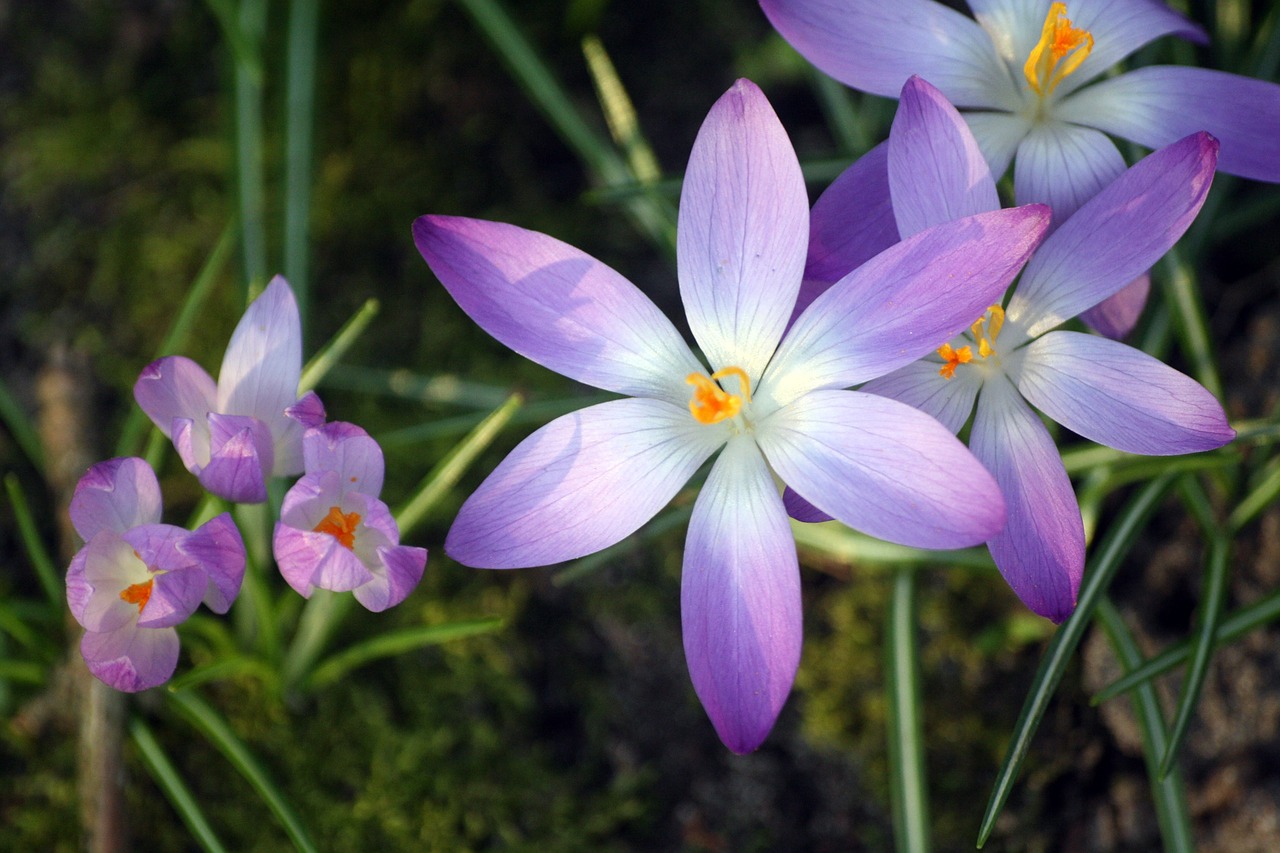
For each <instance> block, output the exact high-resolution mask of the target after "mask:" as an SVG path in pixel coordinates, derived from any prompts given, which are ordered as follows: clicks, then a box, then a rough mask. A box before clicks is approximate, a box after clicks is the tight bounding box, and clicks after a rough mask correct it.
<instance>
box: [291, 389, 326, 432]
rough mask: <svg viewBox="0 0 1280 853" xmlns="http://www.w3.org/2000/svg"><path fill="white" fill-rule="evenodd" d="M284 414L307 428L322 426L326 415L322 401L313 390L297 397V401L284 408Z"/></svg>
mask: <svg viewBox="0 0 1280 853" xmlns="http://www.w3.org/2000/svg"><path fill="white" fill-rule="evenodd" d="M284 414H285V417H287V418H290V419H292V420H295V421H297V422H298V423H300V424H302V426H304V427H306V428H307V429H310V428H311V427H319V426H323V425H324V421H325V418H326V417H328V415H327V414H326V413H325V410H324V403H322V402H320V398H319V397H318V396H317V395H316V392H315V391H308V392H307V393H305V394H303V395H302V396H301V397H299V398H298V402H296V403H294V404H293V405H292V406H290V407H289V408H287V409H285V410H284Z"/></svg>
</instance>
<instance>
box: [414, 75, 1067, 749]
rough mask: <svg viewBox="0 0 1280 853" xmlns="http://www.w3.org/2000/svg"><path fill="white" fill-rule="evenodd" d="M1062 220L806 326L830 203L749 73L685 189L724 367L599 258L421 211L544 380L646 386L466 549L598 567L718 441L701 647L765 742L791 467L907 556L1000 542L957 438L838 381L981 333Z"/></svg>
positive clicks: (695, 649) (915, 247) (987, 499)
mask: <svg viewBox="0 0 1280 853" xmlns="http://www.w3.org/2000/svg"><path fill="white" fill-rule="evenodd" d="M1047 218H1048V211H1047V210H1046V209H1045V208H1044V207H1042V206H1032V207H1029V208H1020V209H1016V210H1009V211H996V212H991V213H984V214H981V215H979V216H975V217H971V218H968V219H963V220H960V221H958V222H951V223H947V224H943V225H940V226H938V227H936V228H931V229H928V230H925V231H923V232H921V233H919V234H917V235H915V236H914V237H912V238H911V239H908V240H906V241H903V242H902V243H899V244H898V245H896V246H894V247H892V248H890V249H889V250H888V251H886V252H884V253H883V254H880V255H878V256H877V257H875V258H873V259H871V260H870V261H868V262H867V263H866V264H864V265H862V266H861V267H860V268H859V269H858V270H856V271H855V272H854V273H853V274H851V275H849V276H847V277H846V278H844V279H843V280H841V281H840V282H838V283H836V284H835V286H834V287H832V288H831V289H830V290H828V291H827V292H826V293H825V294H824V295H823V296H822V297H821V298H820V299H818V300H817V301H815V303H814V304H813V305H812V306H811V307H810V310H808V311H806V312H805V313H803V314H802V315H801V316H799V317H798V318H797V319H796V320H795V322H794V324H792V325H791V326H790V328H789V329H788V328H787V326H788V321H789V319H790V317H791V314H792V309H793V307H794V306H795V303H796V297H797V293H798V291H799V288H800V280H801V275H802V272H803V268H804V262H805V247H806V243H807V235H808V231H809V209H808V201H807V197H806V193H805V188H804V183H803V179H802V177H801V174H800V167H799V164H798V162H797V160H796V156H795V152H794V151H793V150H792V148H791V143H790V141H789V140H788V139H787V136H786V133H785V131H784V130H783V129H782V126H781V124H780V123H779V122H778V119H777V116H776V115H774V112H773V109H772V107H771V106H770V105H769V103H768V101H767V100H766V99H765V97H764V95H763V94H762V93H761V92H760V90H759V89H758V88H756V86H755V85H754V84H752V83H750V82H749V81H746V80H741V81H739V82H738V83H737V84H736V85H735V86H734V87H733V88H732V89H730V90H729V91H728V92H727V93H726V94H725V95H724V96H723V97H721V98H720V100H719V101H717V102H716V104H715V106H713V107H712V109H711V111H710V113H709V114H708V116H707V118H706V121H705V122H704V123H703V125H702V128H701V130H700V131H699V133H698V137H697V140H696V141H695V143H694V146H693V151H692V153H691V155H690V158H689V166H688V169H687V171H686V173H685V181H684V187H683V190H682V193H681V198H680V211H679V223H678V237H677V254H678V257H677V267H678V277H679V283H680V293H681V297H682V299H683V302H684V306H685V310H686V313H687V316H688V320H689V325H690V328H691V329H692V331H693V335H694V337H695V338H696V339H697V342H698V344H699V346H700V348H701V350H702V352H703V354H704V355H705V357H706V359H707V361H708V362H709V363H710V367H709V368H708V367H707V366H704V364H703V363H702V362H701V361H700V360H699V358H698V357H697V356H696V355H694V353H693V351H692V350H691V349H690V348H689V346H688V345H687V344H686V343H685V342H684V340H683V339H682V338H681V337H680V334H679V333H678V332H677V331H676V329H675V327H674V326H673V325H672V324H671V322H670V321H669V320H668V319H667V318H666V317H665V316H664V315H663V314H662V313H661V312H660V311H659V310H658V309H657V307H656V306H654V304H653V303H652V302H650V301H649V299H648V298H646V297H645V296H644V295H643V294H641V292H640V291H639V290H638V289H637V288H636V287H635V286H634V285H633V284H631V283H630V282H629V281H627V280H626V279H624V278H623V277H622V276H621V275H619V274H618V273H616V272H614V271H613V270H612V269H610V268H609V267H607V266H606V265H604V264H603V263H601V262H600V261H598V260H596V259H594V258H592V257H590V256H588V255H586V254H584V253H582V252H580V251H578V250H577V249H574V248H573V247H571V246H568V245H566V244H564V243H561V242H560V241H558V240H555V239H553V238H551V237H548V236H546V235H543V234H538V233H535V232H532V231H526V230H524V229H521V228H517V227H515V226H512V225H506V224H501V223H495V222H484V221H480V220H475V219H462V218H454V217H445V216H424V217H421V218H420V219H418V220H417V221H416V222H415V223H414V226H413V232H414V239H415V241H416V243H417V246H418V250H419V251H420V252H421V253H422V256H423V258H425V259H426V261H427V263H428V264H429V265H430V266H431V268H432V270H434V271H435V273H436V275H437V276H438V277H439V279H440V281H441V282H442V283H443V284H444V285H445V287H446V288H448V290H449V292H450V293H451V294H452V295H453V297H454V299H456V300H457V302H458V304H459V305H460V306H461V307H462V309H463V310H464V311H466V312H467V313H468V314H469V315H470V316H471V317H472V319H474V320H475V321H476V322H477V323H479V324H480V325H481V326H482V327H483V328H484V329H485V330H486V331H488V332H489V333H490V334H492V335H493V336H494V337H496V338H497V339H498V340H500V341H501V342H503V343H504V344H506V345H507V346H510V347H511V348H512V349H514V350H515V351H517V352H519V353H521V354H522V355H524V356H526V357H528V358H531V359H533V360H534V361H537V362H539V363H540V364H543V365H544V366H546V367H549V368H551V369H553V370H556V371H558V372H560V373H563V374H564V375H565V376H568V377H570V378H573V379H576V380H579V381H581V382H585V383H587V384H590V385H594V386H596V387H598V388H602V389H605V390H608V391H614V392H618V393H620V394H625V395H628V396H627V397H626V398H624V399H620V400H615V401H611V402H606V403H602V404H599V405H596V406H591V407H589V408H586V409H583V410H581V411H579V412H575V413H572V414H569V415H565V416H563V417H561V418H559V419H557V420H555V421H552V422H551V423H550V424H548V425H546V426H544V427H543V428H541V429H539V430H538V431H537V432H535V433H534V434H533V435H531V436H529V437H528V438H527V439H525V440H524V441H523V442H522V443H521V444H520V445H519V446H518V447H516V449H515V450H513V451H512V452H511V454H510V455H509V456H508V457H507V458H506V459H505V460H504V461H503V462H502V464H501V465H499V466H498V468H497V469H496V470H495V471H494V472H493V473H492V474H491V475H490V476H489V477H488V478H487V479H486V480H485V481H484V483H483V484H481V486H480V488H479V489H478V490H477V491H476V492H475V494H473V495H472V496H471V497H470V498H469V499H468V500H467V501H466V503H465V504H464V505H463V507H462V509H461V511H460V512H459V514H458V517H457V520H456V521H455V522H454V525H453V528H452V529H451V530H450V531H449V535H448V538H447V540H446V542H445V550H446V552H448V553H449V554H450V556H452V557H453V558H454V559H456V560H458V561H459V562H461V563H464V564H466V565H471V566H478V567H488V568H518V567H527V566H539V565H547V564H550V563H556V562H560V561H563V560H570V559H574V558H577V557H581V556H583V555H585V554H590V553H592V552H595V551H598V550H600V549H602V548H605V547H607V546H609V545H612V544H614V543H616V542H618V541H619V540H621V539H623V538H625V537H626V536H628V535H630V534H631V533H632V532H634V531H635V530H636V529H637V528H639V527H640V526H641V525H642V524H644V523H645V522H646V521H647V520H648V519H650V518H652V517H653V516H654V514H656V513H657V512H658V511H659V510H660V509H661V508H662V507H663V506H664V505H665V504H667V502H668V501H670V500H671V498H672V497H673V496H674V495H675V494H676V492H677V491H678V490H679V489H680V488H681V487H682V486H683V485H684V484H685V483H686V482H687V481H688V480H689V478H690V477H692V476H693V475H694V473H695V472H696V471H697V470H698V469H699V468H700V467H701V466H702V465H703V463H704V462H706V461H707V460H708V459H709V458H710V457H711V456H712V454H714V453H715V452H716V451H717V450H720V451H721V453H720V456H719V458H718V459H716V461H715V463H714V464H713V466H712V468H711V471H710V474H709V475H708V477H707V480H706V483H705V484H704V486H703V487H702V491H701V493H700V494H699V496H698V498H697V500H696V502H695V504H694V509H693V516H692V519H691V520H690V524H689V532H688V538H687V541H686V546H685V552H684V568H683V572H682V578H681V619H682V627H683V635H684V647H685V655H686V659H687V661H688V665H689V672H690V675H691V677H692V680H693V684H694V688H695V690H696V691H697V694H698V697H699V699H700V700H701V701H702V704H703V707H704V708H705V709H706V711H707V713H708V715H709V716H710V718H711V720H712V722H713V724H714V725H715V727H716V730H717V732H718V733H719V735H720V737H721V739H722V740H723V741H724V743H725V744H726V745H727V746H728V747H729V748H730V749H732V750H734V751H736V752H746V751H749V750H752V749H755V748H756V747H757V746H758V745H759V744H760V743H761V741H762V740H763V739H764V737H765V736H766V735H767V734H768V732H769V730H770V728H771V727H772V726H773V723H774V720H775V719H776V717H777V714H778V712H779V710H780V709H781V707H782V704H783V702H784V701H785V699H786V697H787V695H788V693H789V692H790V689H791V684H792V681H793V679H794V676H795V671H796V667H797V665H798V662H799V656H800V644H801V613H800V582H799V568H798V564H797V558H796V549H795V542H794V540H793V539H792V536H791V532H790V529H789V526H788V522H787V515H786V511H785V509H784V507H783V504H782V500H781V498H780V496H779V493H778V489H777V486H776V485H775V480H774V475H775V474H776V475H777V476H778V477H780V478H781V479H782V480H784V481H786V482H787V483H789V484H791V486H793V487H794V488H795V489H796V490H798V491H799V492H800V493H801V494H803V495H804V496H805V497H806V498H808V499H809V500H810V501H812V502H813V503H814V504H816V505H817V506H818V507H820V508H821V509H823V510H824V511H826V512H828V513H829V514H831V515H832V516H834V517H836V518H838V519H840V520H841V521H843V522H845V523H846V524H848V525H850V526H852V527H855V528H858V529H860V530H863V531H866V532H868V533H870V534H872V535H874V536H878V537H882V538H885V539H889V540H892V541H895V542H901V543H906V544H909V545H915V546H920V547H925V548H951V547H958V546H962V545H965V544H971V543H976V542H980V541H984V540H985V539H986V538H988V537H990V536H991V535H993V534H994V533H995V532H996V531H998V530H999V529H1000V527H1001V526H1002V525H1003V522H1004V509H1003V502H1002V500H1001V498H1000V495H999V491H998V489H997V488H996V486H995V483H994V482H993V481H992V479H991V477H990V475H989V474H988V473H987V472H986V471H985V470H984V469H983V468H982V467H981V466H980V465H979V464H978V463H977V462H976V460H975V459H974V458H973V457H972V455H970V454H969V453H967V452H966V451H965V450H964V448H963V445H961V444H960V443H959V442H958V441H956V440H955V439H954V436H952V435H951V433H949V432H948V431H947V430H945V429H944V428H942V427H941V426H940V425H939V424H938V423H937V422H936V421H934V420H933V419H932V418H929V417H926V416H924V415H922V414H921V413H919V412H918V411H916V410H914V409H911V408H910V407H908V406H904V405H903V404H901V403H897V402H895V401H892V400H888V399H885V398H883V397H877V396H874V395H870V394H862V393H859V392H856V391H847V390H840V389H844V388H847V387H848V386H850V385H853V384H856V383H859V382H863V381H866V380H868V379H870V378H872V377H875V376H879V375H882V374H884V373H887V372H889V371H891V370H894V369H896V368H897V367H900V366H902V365H904V364H907V363H909V362H910V361H913V360H914V359H916V358H918V357H919V356H921V355H923V354H925V353H928V352H931V351H932V350H933V349H934V348H935V347H937V346H938V345H939V344H940V343H941V342H942V341H945V340H947V339H948V338H950V337H951V336H952V335H953V334H954V333H955V332H956V331H959V330H961V329H963V328H965V327H967V325H968V324H969V323H970V322H971V321H972V318H973V316H975V315H976V314H977V313H980V312H981V311H982V310H983V309H984V308H985V307H986V306H987V305H988V304H990V302H991V300H992V299H995V298H997V297H998V296H999V294H1000V293H1001V292H1002V290H1003V288H1004V287H1005V285H1006V284H1007V282H1008V281H1010V280H1011V279H1012V277H1013V276H1014V275H1015V274H1016V272H1017V270H1018V269H1019V267H1020V266H1021V264H1022V262H1023V260H1024V259H1025V258H1026V257H1027V256H1028V255H1029V254H1030V252H1031V251H1032V249H1033V248H1034V247H1035V245H1036V244H1037V242H1038V241H1039V239H1040V237H1041V236H1042V234H1043V232H1044V229H1045V228H1046V227H1047ZM784 331H785V335H784ZM957 479H958V480H960V481H962V482H964V483H965V484H966V488H967V490H968V491H967V492H966V495H965V499H964V500H959V501H958V500H956V499H955V495H954V491H953V488H952V484H953V483H954V482H955V481H956V480H957Z"/></svg>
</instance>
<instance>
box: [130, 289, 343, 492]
mask: <svg viewBox="0 0 1280 853" xmlns="http://www.w3.org/2000/svg"><path fill="white" fill-rule="evenodd" d="M301 375H302V322H301V319H300V318H299V316H298V303H297V302H296V301H295V300H294V298H293V291H291V290H290V289H289V285H288V283H287V282H286V281H285V280H284V279H283V278H281V277H280V276H276V277H275V278H274V279H272V280H271V283H270V284H269V285H267V288H266V290H264V291H263V292H262V294H261V295H260V296H258V298H257V299H255V300H254V301H253V302H252V303H251V304H250V305H249V308H248V309H247V310H246V311H245V313H244V316H243V317H241V318H240V322H239V323H238V324H237V325H236V328H235V332H234V333H233V334H232V335H231V342H230V343H229V344H227V352H226V355H225V356H224V357H223V359H222V369H221V370H220V371H219V373H218V382H217V384H216V385H215V384H214V381H213V379H212V378H211V377H210V376H209V374H208V373H206V372H205V371H204V369H203V368H201V367H200V366H199V365H198V364H196V363H195V362H194V361H192V360H191V359H189V358H186V357H184V356H167V357H165V358H162V359H160V360H158V361H155V362H152V363H151V364H149V365H147V367H146V368H144V369H143V371H142V375H141V376H139V377H138V381H137V383H135V384H134V386H133V396H134V399H136V400H137V401H138V405H139V406H141V407H142V410H143V411H144V412H146V413H147V416H148V417H149V418H151V421H152V422H153V423H154V424H155V425H156V426H157V427H159V428H160V429H161V430H162V431H163V432H164V433H165V434H166V435H168V436H169V438H170V439H171V440H172V441H173V444H174V447H176V448H177V450H178V455H179V456H180V457H181V458H182V463H183V464H184V465H186V466H187V470H188V471H190V472H191V473H192V474H195V475H196V476H197V477H198V478H199V480H200V484H201V485H202V486H204V487H205V488H206V489H208V490H209V491H210V492H212V493H213V494H215V495H218V496H219V497H222V498H226V499H227V500H229V501H237V502H240V503H260V502H262V501H264V500H266V499H267V478H268V477H271V476H286V475H290V474H298V473H301V471H302V432H303V429H304V425H303V423H302V422H300V421H299V420H298V419H296V418H291V417H288V416H287V415H286V410H288V409H289V408H290V407H294V406H297V407H299V408H301V409H303V410H308V411H309V410H312V409H318V408H319V401H318V400H317V399H316V398H315V395H314V394H311V393H308V394H307V395H306V396H305V397H304V398H303V399H301V400H299V399H298V382H299V379H300V377H301ZM320 411H321V412H323V410H320Z"/></svg>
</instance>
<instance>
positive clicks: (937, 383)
mask: <svg viewBox="0 0 1280 853" xmlns="http://www.w3.org/2000/svg"><path fill="white" fill-rule="evenodd" d="M941 369H942V363H941V362H939V361H934V360H932V359H920V360H919V361H913V362H911V364H908V365H907V366H906V367H900V368H898V369H897V370H895V371H893V372H892V373H889V374H886V375H884V376H881V377H879V378H877V379H872V380H871V381H870V382H868V383H867V384H865V385H863V386H862V387H861V388H860V389H858V390H860V391H864V392H866V393H868V394H876V395H878V396H880V397H888V398H890V399H892V400H897V401H898V402H900V403H906V404H907V405H908V406H911V407H912V408H914V409H919V410H920V411H922V412H924V413H925V414H926V415H929V416H930V417H932V418H936V419H937V421H938V422H939V423H940V424H942V425H943V426H944V427H946V428H947V429H949V430H951V432H952V433H958V432H960V428H961V427H963V426H964V424H965V421H967V420H969V415H970V414H972V413H973V401H974V400H976V399H977V397H978V390H979V389H980V388H981V387H982V374H981V373H979V372H978V370H977V369H976V368H966V367H965V366H964V365H960V366H959V367H958V368H957V369H956V372H955V375H954V376H952V377H951V378H950V379H947V378H945V377H943V376H942V374H941V373H939V371H940V370H941Z"/></svg>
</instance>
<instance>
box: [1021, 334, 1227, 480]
mask: <svg viewBox="0 0 1280 853" xmlns="http://www.w3.org/2000/svg"><path fill="white" fill-rule="evenodd" d="M1018 389H1019V390H1020V391H1022V393H1023V395H1024V396H1026V398H1027V400H1028V401H1029V402H1030V403H1031V404H1032V405H1033V406H1035V407H1036V408H1038V409H1040V411H1042V412H1044V413H1045V414H1046V415H1048V416H1049V417H1051V418H1053V419H1054V420H1055V421H1057V422H1058V423H1060V424H1062V425H1063V426H1065V427H1067V428H1068V429H1070V430H1073V431H1074V432H1077V433H1079V434H1080V435H1082V436H1084V437H1085V438H1087V439H1090V440H1091V441H1096V442H1098V443H1099V444H1105V445H1107V446H1108V447H1114V448H1116V449H1117V450H1124V451H1127V452H1129V453H1143V454H1147V455H1152V456H1166V455H1171V454H1176V453H1195V452H1197V451H1201V450H1213V449H1214V448H1216V447H1221V446H1222V445H1224V444H1226V443H1227V442H1229V441H1231V439H1232V438H1234V437H1235V431H1234V430H1232V429H1231V427H1230V426H1228V425H1227V416H1226V413H1225V412H1223V410H1222V405H1221V404H1220V403H1219V402H1218V401H1217V400H1216V399H1214V397H1213V395H1212V394H1210V393H1209V392H1208V391H1207V390H1205V388H1204V387H1203V386H1202V385H1201V384H1200V383H1198V382H1196V381H1195V380H1194V379H1192V378H1191V377H1190V376H1187V375H1186V374H1183V373H1179V372H1178V371H1176V370H1174V369H1173V368H1172V367H1169V366H1168V365H1166V364H1163V363H1161V362H1160V361H1158V360H1156V359H1154V358H1152V357H1151V356H1149V355H1147V354H1146V353H1144V352H1142V351H1141V350H1137V349H1134V348H1133V347H1131V346H1127V345H1125V344H1122V343H1119V342H1118V341H1113V340H1110V339H1109V338H1099V337H1095V336H1093V335H1085V334H1081V333H1080V332H1062V331H1058V332H1050V333H1049V334H1047V335H1045V336H1044V337H1042V338H1039V339H1038V340H1035V341H1032V342H1031V344H1030V345H1028V346H1027V348H1026V354H1025V356H1024V357H1023V362H1022V370H1021V373H1020V376H1019V379H1018Z"/></svg>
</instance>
